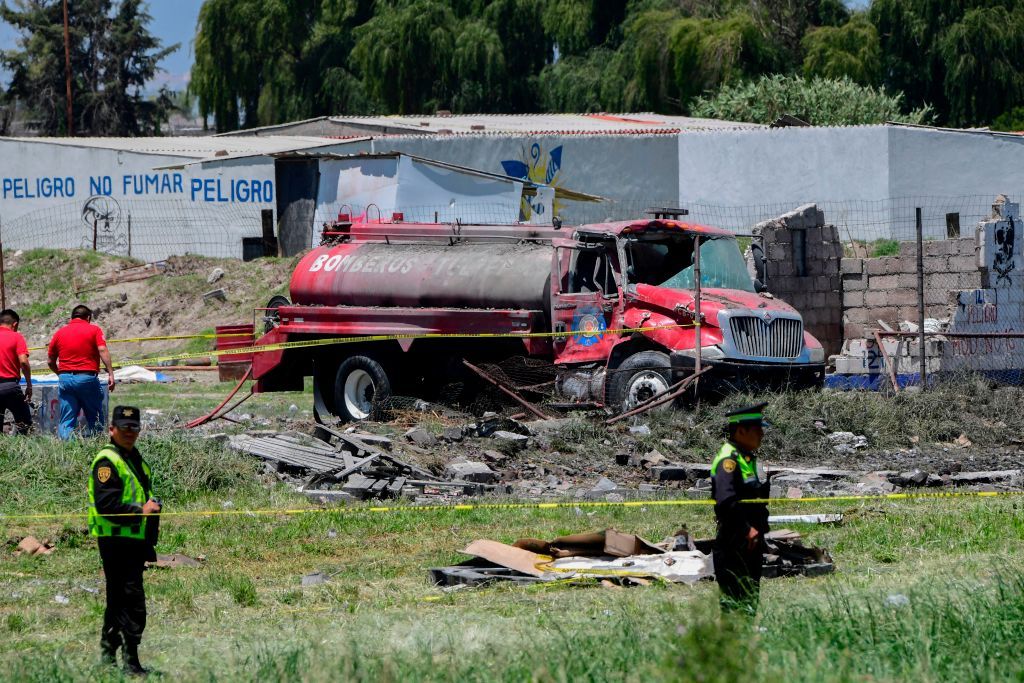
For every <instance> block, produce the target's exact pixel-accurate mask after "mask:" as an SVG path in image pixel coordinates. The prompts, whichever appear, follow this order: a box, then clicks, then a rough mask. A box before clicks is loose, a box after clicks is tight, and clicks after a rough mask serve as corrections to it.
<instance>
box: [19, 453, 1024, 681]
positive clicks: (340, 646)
mask: <svg viewBox="0 0 1024 683" xmlns="http://www.w3.org/2000/svg"><path fill="white" fill-rule="evenodd" d="M94 447H95V444H79V445H75V446H71V447H67V448H62V447H60V446H58V445H57V443H56V442H54V441H51V440H49V439H46V438H41V437H35V438H31V439H28V440H12V441H8V442H5V443H4V444H3V445H2V447H0V490H3V491H5V495H4V496H3V497H2V498H0V513H2V514H6V515H15V514H24V513H31V512H36V511H81V510H82V509H83V507H84V472H85V468H86V467H87V463H88V460H89V457H90V453H91V451H92V449H93V448H94ZM142 447H143V449H144V450H145V452H147V453H148V454H149V457H150V458H151V460H152V462H153V465H154V468H155V471H156V474H157V478H158V481H159V482H160V486H161V493H162V495H163V498H164V500H165V503H166V506H167V510H168V511H177V512H180V511H203V510H215V511H239V510H255V509H271V510H273V509H277V510H284V509H289V508H296V507H307V506H309V503H308V502H306V501H305V500H304V499H301V498H300V497H298V496H296V495H295V494H293V493H291V492H289V491H287V490H286V489H284V488H283V487H281V486H280V485H277V484H271V483H269V482H265V481H262V480H261V478H260V476H259V475H258V474H257V471H258V468H257V466H256V465H255V464H254V463H253V462H252V461H251V460H248V459H244V458H241V457H238V456H234V455H231V454H229V453H226V452H222V451H220V450H219V448H218V447H216V446H213V445H211V444H208V443H205V442H200V441H197V440H190V439H185V438H180V437H166V436H156V437H150V438H148V439H146V440H145V441H144V442H143V444H142ZM1022 502H1024V501H1021V500H1020V499H1017V498H1000V499H961V500H945V501H943V500H939V501H919V502H888V503H877V502H873V503H869V504H861V505H850V504H845V505H844V504H841V503H835V504H828V505H823V504H818V505H815V506H814V507H813V508H811V507H810V506H808V505H799V506H798V505H797V504H795V503H785V504H783V505H782V506H781V507H780V510H788V511H795V510H797V509H799V510H802V511H807V512H810V511H815V512H832V511H838V510H843V511H845V512H846V520H845V522H844V524H843V525H842V526H840V527H827V528H826V527H819V528H814V527H806V528H801V529H800V530H801V531H803V532H805V533H806V535H807V537H808V538H809V540H810V541H811V542H813V543H815V544H818V545H823V546H826V547H828V548H830V549H831V550H832V553H833V556H834V558H835V560H836V563H837V566H838V568H839V571H838V573H837V574H835V575H833V576H830V577H823V578H816V579H778V580H772V581H768V582H766V584H765V586H764V590H763V594H762V608H761V612H760V615H759V617H758V619H757V621H756V622H755V623H753V624H751V623H747V622H743V621H741V622H737V623H733V622H723V621H722V620H721V619H720V618H719V615H718V608H717V603H716V597H717V593H716V587H715V586H714V585H713V584H701V585H698V586H696V587H684V586H675V585H669V586H658V585H655V586H651V587H648V588H632V589H623V590H615V589H605V588H601V587H596V586H578V585H568V584H558V585H551V586H544V587H511V586H498V587H492V588H484V589H465V590H461V591H456V592H451V593H443V592H441V591H439V590H437V589H435V588H434V587H433V586H431V585H430V584H429V582H428V581H427V572H426V570H427V568H428V567H431V566H437V565H443V564H449V563H452V562H456V561H459V560H461V559H462V558H463V556H461V555H460V554H459V553H458V552H457V551H458V549H459V548H461V547H463V546H464V545H465V544H466V543H468V542H469V541H472V540H474V539H476V538H481V537H486V538H493V539H495V540H500V541H511V540H514V539H515V538H518V537H520V536H535V537H550V536H554V535H558V534H564V533H573V532H580V531H589V530H595V529H602V528H605V527H609V526H613V527H616V528H618V529H621V530H624V531H631V532H636V533H640V534H642V535H644V536H646V537H648V538H651V539H654V540H659V539H661V538H662V537H664V536H665V535H667V534H669V533H670V532H671V531H673V530H674V529H675V528H676V527H677V525H679V524H680V523H687V524H688V525H689V526H690V528H691V529H692V530H694V531H696V532H697V533H698V534H710V533H711V531H712V516H711V511H710V509H709V508H706V507H679V508H665V507H650V508H602V509H594V510H589V509H573V508H569V509H562V510H542V511H541V510H484V511H471V512H465V511H463V512H460V511H454V510H445V511H433V512H415V511H408V512H406V511H403V512H391V513H370V512H365V511H364V512H359V511H358V510H355V511H353V510H351V509H349V510H347V511H344V512H341V511H337V510H334V511H332V510H318V511H316V512H311V513H309V514H303V515H284V514H271V515H262V514H261V515H253V516H249V515H222V516H212V517H211V516H194V517H188V516H181V517H168V518H166V519H165V520H164V521H163V531H162V538H161V544H160V548H159V550H160V551H161V552H165V553H172V552H181V553H185V554H187V555H191V556H199V555H203V556H205V557H206V560H205V563H204V565H203V566H202V567H201V568H194V569H188V568H181V569H174V570H154V571H151V572H148V573H147V587H148V588H147V590H148V596H149V626H148V628H147V631H146V638H145V641H144V643H143V648H142V654H143V655H144V661H146V662H148V663H149V664H150V665H152V666H154V667H156V668H157V669H159V670H160V671H161V672H162V673H163V675H164V676H165V677H166V678H167V679H173V680H183V681H200V680H201V681H212V680H260V681H277V680H280V681H285V680H288V681H291V680H310V681H326V680H375V681H376V680H386V681H399V680H401V681H406V680H438V681H490V680H510V681H528V680H538V681H570V680H572V681H576V680H589V681H621V680H635V681H648V680H695V681H745V680H764V681H782V680H786V681H790V680H792V681H874V680H914V681H951V680H971V681H1004V680H1022V677H1024V656H1022V654H1021V649H1020V643H1021V641H1022V640H1024V572H1021V570H1020V566H1021V561H1022V559H1024V545H1022V542H1021V541H1022V537H1024V518H1022V516H1021V509H1020V505H1021V504H1022ZM0 529H2V530H3V536H2V537H0V538H4V539H16V538H19V537H20V536H23V535H25V534H26V533H33V534H34V535H36V536H37V537H39V538H44V537H45V538H51V539H54V540H56V541H57V551H56V552H55V553H54V554H52V555H50V556H46V557H21V558H15V557H13V555H12V553H11V550H13V548H12V547H10V546H8V547H7V548H5V549H3V550H2V551H0V643H2V645H0V678H2V679H6V680H30V681H55V680H56V681H60V680H118V679H119V677H120V675H119V673H118V672H117V671H114V670H108V669H103V668H100V667H99V666H97V665H96V660H97V640H98V630H99V625H100V620H101V616H102V610H103V597H102V585H101V580H100V573H99V559H98V556H97V553H96V550H95V546H94V544H93V542H92V541H91V539H89V538H88V537H87V536H86V535H85V527H84V521H83V520H81V519H72V520H65V521H53V520H40V521H28V520H24V521H22V520H16V519H11V518H10V517H8V518H7V519H3V518H0ZM314 571H322V572H324V573H326V574H329V575H331V578H330V580H329V581H328V582H327V583H325V584H323V585H319V586H313V587H307V588H303V587H302V586H301V577H302V576H303V575H304V574H307V573H311V572H314ZM97 591H98V592H97ZM57 596H63V597H64V598H66V599H67V601H66V604H62V603H63V601H61V602H58V601H57Z"/></svg>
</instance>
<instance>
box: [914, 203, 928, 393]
mask: <svg viewBox="0 0 1024 683" xmlns="http://www.w3.org/2000/svg"><path fill="white" fill-rule="evenodd" d="M915 214H916V225H917V331H918V333H919V334H920V337H919V339H920V342H919V343H920V347H921V348H920V351H919V353H918V355H919V356H920V358H921V366H920V375H919V377H920V381H921V391H924V390H925V388H926V387H925V384H926V382H925V379H926V378H925V373H926V372H927V367H928V359H927V358H926V357H925V348H924V228H923V227H922V225H921V207H917V209H916V210H915Z"/></svg>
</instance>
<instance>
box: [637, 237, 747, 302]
mask: <svg viewBox="0 0 1024 683" xmlns="http://www.w3.org/2000/svg"><path fill="white" fill-rule="evenodd" d="M629 255H630V264H631V266H632V268H631V269H630V272H631V277H630V281H631V282H633V283H638V284H639V283H642V284H645V285H654V286H656V287H666V288H668V289H693V287H694V282H693V237H692V236H690V235H685V236H684V235H680V236H672V237H660V236H659V238H658V239H654V240H652V239H644V238H640V239H633V240H630V242H629ZM700 284H701V287H715V288H720V289H739V290H741V291H744V292H753V291H754V283H753V282H752V281H751V279H750V275H749V274H748V273H747V266H746V262H745V261H744V260H743V256H742V255H741V254H740V250H739V246H738V245H737V244H736V240H735V239H733V238H731V237H716V238H714V239H704V240H701V245H700Z"/></svg>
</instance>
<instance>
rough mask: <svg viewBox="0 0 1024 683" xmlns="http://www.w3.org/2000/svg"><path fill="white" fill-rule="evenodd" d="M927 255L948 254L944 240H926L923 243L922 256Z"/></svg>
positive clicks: (926, 256)
mask: <svg viewBox="0 0 1024 683" xmlns="http://www.w3.org/2000/svg"><path fill="white" fill-rule="evenodd" d="M929 256H949V249H948V247H946V243H945V241H941V242H939V241H934V240H928V241H926V242H925V243H924V257H925V258H928V257H929Z"/></svg>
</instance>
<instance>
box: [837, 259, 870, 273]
mask: <svg viewBox="0 0 1024 683" xmlns="http://www.w3.org/2000/svg"><path fill="white" fill-rule="evenodd" d="M839 270H840V272H841V273H842V274H843V275H854V274H856V275H861V274H862V273H863V272H864V259H862V258H844V259H843V260H842V261H840V262H839Z"/></svg>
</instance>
